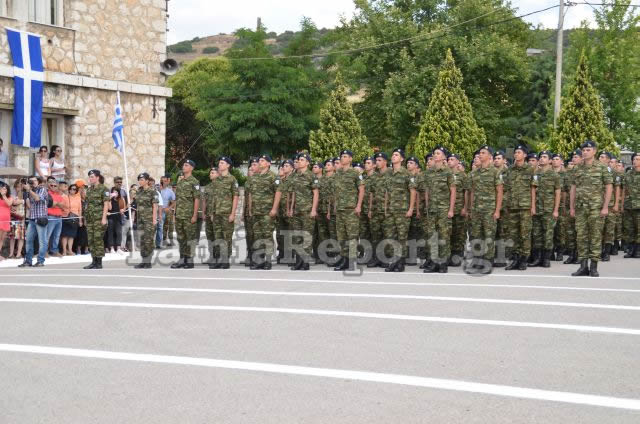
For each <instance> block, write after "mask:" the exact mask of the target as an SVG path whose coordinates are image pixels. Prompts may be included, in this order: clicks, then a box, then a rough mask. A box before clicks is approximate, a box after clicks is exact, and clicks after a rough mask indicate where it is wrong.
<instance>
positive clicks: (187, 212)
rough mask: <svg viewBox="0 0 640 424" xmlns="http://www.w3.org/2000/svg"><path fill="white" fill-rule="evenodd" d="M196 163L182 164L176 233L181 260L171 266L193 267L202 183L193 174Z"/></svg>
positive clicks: (177, 201) (177, 202)
mask: <svg viewBox="0 0 640 424" xmlns="http://www.w3.org/2000/svg"><path fill="white" fill-rule="evenodd" d="M195 167H196V164H195V162H194V161H192V160H186V161H185V162H184V164H182V178H180V177H179V178H178V184H177V187H176V233H177V235H178V246H179V247H180V261H178V262H176V263H174V264H172V265H171V268H173V269H176V268H185V269H192V268H193V256H194V251H195V245H196V244H197V242H198V239H199V234H196V228H197V224H196V223H197V222H198V208H199V206H200V183H199V182H198V180H196V178H195V177H194V176H193V175H192V173H193V169H194V168H195Z"/></svg>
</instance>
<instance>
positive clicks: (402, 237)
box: [383, 148, 418, 272]
mask: <svg viewBox="0 0 640 424" xmlns="http://www.w3.org/2000/svg"><path fill="white" fill-rule="evenodd" d="M404 158H405V154H404V150H402V149H400V148H398V149H395V150H394V151H393V154H392V155H391V165H392V169H391V171H390V172H389V174H388V176H387V177H386V179H385V180H386V181H385V183H386V184H385V188H386V190H385V191H386V198H385V210H386V214H385V219H384V224H383V228H384V237H385V239H386V240H387V241H389V240H395V241H396V242H397V243H398V244H399V245H400V248H401V250H402V251H401V253H400V255H399V256H398V254H397V253H395V252H393V257H392V260H391V263H390V264H389V266H388V267H387V268H386V269H385V272H404V264H405V263H404V258H406V257H407V252H408V246H407V237H408V235H409V223H410V220H411V216H412V215H413V211H414V209H415V202H416V188H417V186H418V184H417V181H416V177H414V176H413V175H410V174H409V171H407V169H406V168H404V167H403V166H402V162H403V161H404ZM389 248H390V249H389V253H391V252H392V251H395V248H393V246H391V245H390V246H389ZM387 256H390V255H387Z"/></svg>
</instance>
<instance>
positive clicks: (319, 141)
mask: <svg viewBox="0 0 640 424" xmlns="http://www.w3.org/2000/svg"><path fill="white" fill-rule="evenodd" d="M335 85H336V86H335V88H334V89H333V91H332V92H331V94H330V96H329V100H328V101H327V102H326V104H325V105H324V106H323V107H322V109H320V128H318V130H316V131H311V133H310V134H309V149H310V150H311V156H312V157H313V158H314V159H318V160H322V159H327V158H330V157H335V156H337V155H338V154H339V153H340V151H341V150H343V149H349V150H351V151H352V152H353V156H354V160H360V159H361V158H363V157H364V156H367V155H370V154H371V147H369V141H368V140H367V137H366V136H365V135H364V134H363V133H362V128H361V127H360V123H359V122H358V118H357V117H356V115H355V113H353V108H352V107H351V104H350V103H349V102H348V101H347V87H346V85H345V84H344V82H343V80H342V76H341V75H340V73H338V75H337V76H336V80H335Z"/></svg>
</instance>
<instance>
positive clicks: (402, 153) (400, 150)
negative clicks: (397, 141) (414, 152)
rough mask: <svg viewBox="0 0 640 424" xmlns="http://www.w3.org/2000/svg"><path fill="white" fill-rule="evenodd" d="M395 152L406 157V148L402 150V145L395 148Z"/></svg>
mask: <svg viewBox="0 0 640 424" xmlns="http://www.w3.org/2000/svg"><path fill="white" fill-rule="evenodd" d="M393 153H400V156H402V157H403V158H404V150H402V149H401V148H400V147H397V148H395V149H393Z"/></svg>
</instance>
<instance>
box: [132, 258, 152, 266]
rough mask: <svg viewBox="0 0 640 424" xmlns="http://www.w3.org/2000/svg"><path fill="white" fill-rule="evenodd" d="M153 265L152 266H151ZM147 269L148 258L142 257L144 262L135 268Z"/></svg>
mask: <svg viewBox="0 0 640 424" xmlns="http://www.w3.org/2000/svg"><path fill="white" fill-rule="evenodd" d="M149 265H151V264H149ZM146 267H147V258H146V257H144V256H143V257H142V262H140V263H139V264H138V265H136V266H134V268H135V269H145V268H146Z"/></svg>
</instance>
